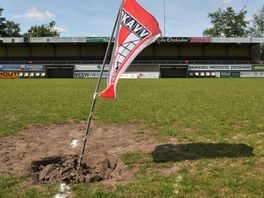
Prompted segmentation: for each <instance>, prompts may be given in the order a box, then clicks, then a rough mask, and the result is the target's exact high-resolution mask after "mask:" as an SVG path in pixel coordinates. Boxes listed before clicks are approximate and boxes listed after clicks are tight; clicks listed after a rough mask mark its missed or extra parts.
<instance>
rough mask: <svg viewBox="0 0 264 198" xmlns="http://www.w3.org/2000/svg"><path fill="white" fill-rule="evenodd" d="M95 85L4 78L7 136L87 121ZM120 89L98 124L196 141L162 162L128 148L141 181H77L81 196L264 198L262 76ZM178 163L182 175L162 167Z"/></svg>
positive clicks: (0, 103)
mask: <svg viewBox="0 0 264 198" xmlns="http://www.w3.org/2000/svg"><path fill="white" fill-rule="evenodd" d="M95 84H96V80H44V79H43V80H21V79H20V80H0V90H1V99H0V109H1V111H0V136H2V137H3V136H8V135H14V134H16V133H17V132H18V131H19V130H21V129H23V128H28V127H32V126H45V125H49V124H53V123H64V122H67V121H68V120H75V121H76V122H78V121H82V120H85V119H86V117H87V114H88V111H89V108H90V103H91V99H92V94H93V91H94V88H95ZM117 94H118V95H117V100H115V101H113V100H107V99H99V100H98V103H97V107H96V110H95V114H94V120H96V122H98V123H101V124H109V123H120V124H126V123H132V124H133V123H134V124H137V125H138V124H140V125H143V126H145V127H147V128H150V129H151V131H152V132H153V135H154V136H156V137H157V138H166V137H176V138H177V139H178V140H179V141H181V142H190V143H193V144H191V145H185V146H184V147H183V148H182V149H183V150H182V151H184V152H183V153H184V155H183V154H182V153H181V154H179V153H177V156H179V157H177V158H175V155H174V154H175V153H172V155H171V153H167V154H166V153H165V154H166V155H164V156H163V158H162V160H161V161H157V160H156V161H155V156H154V155H153V154H144V153H133V152H132V153H127V154H125V155H123V156H122V159H123V160H124V161H125V163H127V164H128V165H129V167H130V168H131V169H132V170H134V171H135V174H136V176H137V180H136V181H135V182H132V183H130V184H128V185H124V186H118V187H116V188H106V187H103V186H100V185H85V184H81V185H76V186H74V187H73V188H74V189H73V190H74V192H75V194H76V195H78V197H126V196H127V195H131V197H264V188H263V186H264V179H263V178H264V159H263V156H264V144H263V142H264V108H263V104H264V102H263V101H264V100H263V99H264V80H263V79H160V80H121V81H120V82H119V84H118V89H117ZM242 144H243V145H244V146H245V147H243V146H241V145H242ZM233 146H234V147H233ZM233 148H238V149H235V150H232V149H233ZM209 149H211V150H209ZM243 149H244V150H243ZM250 149H253V154H254V155H252V153H251V151H250ZM161 162H162V163H161ZM173 163H174V164H175V163H176V165H177V166H178V169H179V172H178V173H177V174H173V175H171V176H164V175H161V174H159V173H158V172H155V170H158V169H162V168H164V167H170V166H172V164H173ZM153 170H154V172H153ZM179 178H180V179H179ZM1 181H2V180H1ZM3 181H5V180H3ZM4 183H5V182H4ZM10 186H11V187H8V188H7V189H13V186H16V184H14V185H13V184H12V183H11V184H10ZM3 189H5V188H3V187H1V188H0V194H1V192H5V190H3ZM29 191H30V193H32V194H34V192H33V191H34V190H33V191H32V190H29ZM31 191H32V192H31ZM8 192H9V191H7V192H5V193H6V194H5V195H9V194H8ZM12 193H13V191H12V190H11V191H10V195H12ZM22 194H23V193H22ZM23 196H24V195H23ZM5 197H8V196H5ZM10 197H12V196H10ZM28 197H30V196H28ZM31 197H32V196H31Z"/></svg>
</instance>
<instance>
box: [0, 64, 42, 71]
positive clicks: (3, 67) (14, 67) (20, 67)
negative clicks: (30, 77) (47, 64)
mask: <svg viewBox="0 0 264 198" xmlns="http://www.w3.org/2000/svg"><path fill="white" fill-rule="evenodd" d="M43 70H44V66H43V65H37V64H0V71H43Z"/></svg>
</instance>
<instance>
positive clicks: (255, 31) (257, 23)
mask: <svg viewBox="0 0 264 198" xmlns="http://www.w3.org/2000/svg"><path fill="white" fill-rule="evenodd" d="M252 25H253V26H252V27H251V28H250V35H251V36H253V37H261V38H264V5H263V7H262V8H261V9H260V10H259V11H258V12H257V13H255V14H254V15H253V20H252Z"/></svg>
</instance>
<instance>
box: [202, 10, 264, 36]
mask: <svg viewBox="0 0 264 198" xmlns="http://www.w3.org/2000/svg"><path fill="white" fill-rule="evenodd" d="M246 14H247V10H246V7H244V8H242V9H241V10H240V11H238V12H235V10H234V9H233V8H232V7H227V8H226V9H223V8H219V9H218V10H217V11H215V12H212V13H209V14H208V18H209V19H210V22H211V24H212V27H210V28H206V29H205V30H204V32H203V35H204V36H212V37H249V36H251V37H261V38H263V37H264V5H263V7H262V8H261V9H260V10H259V11H257V12H256V13H254V14H253V16H252V19H251V20H247V18H246Z"/></svg>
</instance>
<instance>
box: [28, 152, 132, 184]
mask: <svg viewBox="0 0 264 198" xmlns="http://www.w3.org/2000/svg"><path fill="white" fill-rule="evenodd" d="M77 162H78V156H70V155H69V156H54V157H47V158H42V159H40V160H36V161H34V162H32V163H31V166H30V172H31V179H32V180H31V182H32V183H33V184H45V183H58V182H60V183H61V182H63V183H66V184H76V183H80V182H81V183H84V182H85V183H93V182H98V181H106V180H108V181H113V182H116V181H131V180H134V179H135V178H134V176H133V174H132V173H130V171H129V170H128V169H127V168H126V166H125V165H124V163H123V162H122V161H120V160H119V159H117V158H116V157H114V156H103V155H101V156H98V155H93V156H89V157H88V158H85V159H84V160H83V163H82V165H81V168H80V170H79V169H78V168H77Z"/></svg>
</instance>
